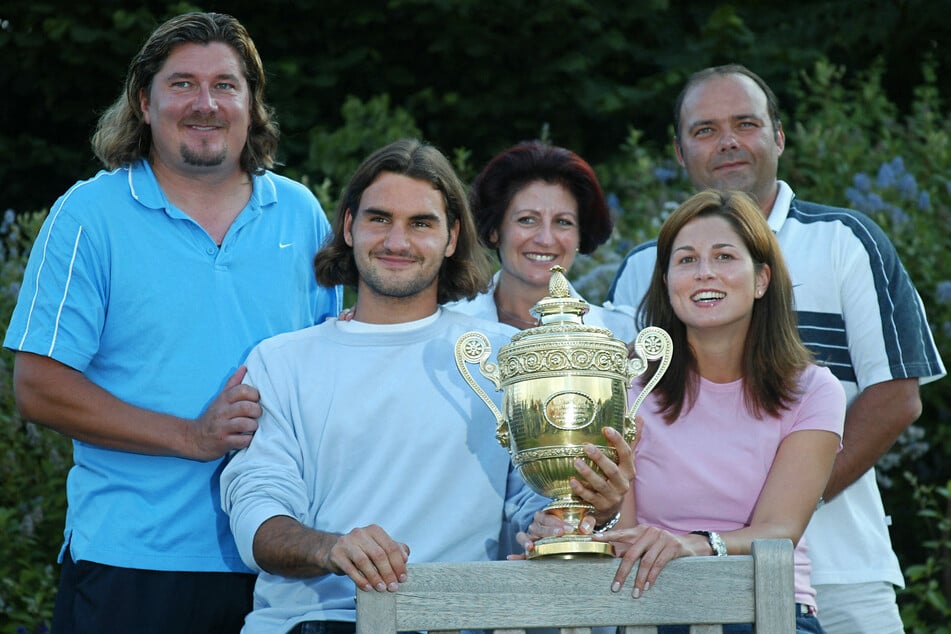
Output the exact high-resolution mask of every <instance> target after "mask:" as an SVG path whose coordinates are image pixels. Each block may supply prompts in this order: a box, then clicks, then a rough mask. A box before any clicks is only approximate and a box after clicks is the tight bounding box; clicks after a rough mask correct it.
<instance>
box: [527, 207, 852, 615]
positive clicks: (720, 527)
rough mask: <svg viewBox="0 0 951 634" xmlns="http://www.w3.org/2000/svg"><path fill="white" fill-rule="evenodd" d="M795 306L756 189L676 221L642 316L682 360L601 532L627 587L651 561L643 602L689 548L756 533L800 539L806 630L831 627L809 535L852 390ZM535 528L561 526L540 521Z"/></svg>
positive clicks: (653, 404) (666, 383)
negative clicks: (821, 353) (799, 324)
mask: <svg viewBox="0 0 951 634" xmlns="http://www.w3.org/2000/svg"><path fill="white" fill-rule="evenodd" d="M792 304H793V295H792V284H791V282H790V279H789V274H788V272H787V270H786V266H785V264H784V262H783V259H782V255H781V253H780V248H779V245H778V244H777V242H776V238H775V237H774V236H773V233H772V231H770V228H769V226H768V225H767V223H766V220H765V218H764V217H763V215H762V213H761V212H760V211H759V208H758V207H757V206H756V205H755V204H754V203H753V202H752V200H751V199H750V198H749V197H748V196H747V195H746V194H742V193H739V192H719V191H713V190H708V191H704V192H701V193H699V194H696V195H695V196H693V197H692V198H690V199H689V200H687V201H686V202H685V203H684V204H683V205H681V206H680V207H679V208H678V209H677V210H676V211H674V212H673V213H672V214H671V216H670V217H669V218H668V219H667V220H666V221H665V222H664V225H663V226H662V227H661V229H660V234H659V236H658V239H657V261H656V263H655V266H654V272H653V278H652V280H651V285H650V288H649V290H648V292H647V295H646V296H645V297H644V300H643V301H642V303H641V306H640V310H639V312H640V314H639V317H640V318H641V323H645V324H652V325H655V326H660V327H661V328H663V329H664V330H666V331H667V332H668V333H670V335H671V338H672V339H673V342H674V355H673V360H672V362H671V365H670V367H669V368H668V370H667V372H666V373H665V374H664V376H663V378H662V379H661V380H660V382H659V383H658V384H657V386H656V387H655V388H654V391H653V392H652V393H651V395H650V396H649V397H648V399H647V400H645V402H644V404H643V406H642V407H641V408H640V410H639V415H638V419H639V426H638V429H639V433H638V436H639V440H638V442H637V445H636V448H635V466H636V471H637V472H636V475H635V478H634V482H633V486H632V488H631V489H630V491H629V492H628V495H627V497H626V498H625V501H624V504H623V506H622V513H621V519H620V521H619V522H618V524H617V525H616V526H615V528H614V529H613V530H608V531H605V532H603V533H597V534H596V535H595V539H598V540H601V541H610V542H613V543H614V544H615V547H616V549H617V552H618V554H619V555H620V556H622V558H623V559H622V561H621V564H620V566H619V567H618V571H617V574H616V575H615V579H614V582H613V586H612V590H614V591H615V592H617V591H619V590H620V588H621V587H622V586H623V583H624V580H625V579H626V578H627V576H628V574H629V573H630V572H631V570H632V568H633V566H634V564H635V563H636V562H638V561H640V566H639V568H638V571H637V576H636V577H635V582H634V590H633V597H634V598H635V599H636V598H638V597H640V596H641V594H642V593H644V592H646V591H648V590H649V588H650V587H651V586H653V585H655V584H656V583H663V582H664V580H663V576H662V575H661V576H660V577H658V575H660V573H661V570H662V569H663V567H664V565H666V564H667V562H668V561H670V560H671V559H674V558H676V557H689V556H693V555H711V554H716V555H725V554H727V553H729V554H749V552H750V548H751V544H752V541H753V540H754V539H757V538H771V537H778V538H789V539H791V540H792V542H793V543H794V544H796V552H795V560H796V566H795V570H796V572H795V586H796V602H797V603H798V604H799V609H798V612H797V630H798V631H800V632H821V631H822V630H821V627H820V626H819V622H818V620H816V618H815V605H816V601H815V591H814V590H813V589H812V587H811V586H810V583H809V570H810V564H809V558H808V556H807V554H806V547H805V544H804V543H803V542H802V540H801V538H802V534H803V531H804V530H805V528H806V525H807V524H808V523H809V519H810V517H811V516H812V512H813V510H814V509H815V507H816V504H817V503H818V502H819V500H820V496H821V494H822V491H823V489H824V488H825V485H826V481H827V480H828V478H829V474H830V473H831V470H832V463H833V460H834V459H835V455H836V452H837V451H838V449H839V447H840V439H841V436H842V426H843V422H844V419H845V394H844V392H843V390H842V387H841V386H840V385H839V382H838V381H837V380H836V379H835V378H834V377H833V376H832V373H831V372H829V370H828V369H827V368H823V367H819V366H817V365H815V364H814V363H813V362H812V357H811V354H810V353H809V351H808V350H806V348H805V347H804V346H803V344H802V342H801V341H800V339H799V334H798V332H797V329H796V318H795V313H794V312H793V305H792ZM649 374H650V371H648V373H647V375H649ZM642 378H643V379H644V380H646V379H647V378H648V376H644V377H642ZM639 391H640V386H639V385H635V386H634V387H633V388H632V390H631V397H632V398H633V397H634V396H636V395H637V393H639ZM531 530H532V533H534V535H533V537H535V538H538V537H541V536H544V535H548V534H553V533H552V531H553V530H555V529H553V527H552V526H541V525H539V520H538V519H536V523H535V524H533V525H532V529H531ZM523 543H525V542H523ZM528 547H529V548H530V547H531V546H530V545H529V546H528ZM743 627H746V629H745V630H743V629H742V628H743ZM663 631H676V630H674V629H671V630H667V629H665V630H663ZM729 631H731V632H732V631H749V627H748V626H740V629H738V630H734V629H730V630H729Z"/></svg>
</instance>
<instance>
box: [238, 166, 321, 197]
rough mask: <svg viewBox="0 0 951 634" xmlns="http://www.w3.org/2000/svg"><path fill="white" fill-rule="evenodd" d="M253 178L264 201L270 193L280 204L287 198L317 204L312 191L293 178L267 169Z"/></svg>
mask: <svg viewBox="0 0 951 634" xmlns="http://www.w3.org/2000/svg"><path fill="white" fill-rule="evenodd" d="M254 180H255V183H256V184H257V185H258V186H259V187H260V190H261V192H260V194H261V196H262V198H264V199H265V201H267V199H268V197H269V194H272V195H273V196H276V197H277V202H278V203H280V204H284V203H286V202H288V199H289V200H291V201H295V200H298V201H299V200H304V201H307V202H308V203H309V204H319V203H318V202H317V197H316V196H315V195H314V192H312V191H311V190H310V188H309V187H307V186H306V185H304V184H303V183H301V182H300V181H296V180H294V179H293V178H289V177H287V176H283V175H281V174H278V173H276V172H272V171H270V170H268V171H265V172H264V173H263V174H259V175H257V176H255V177H254Z"/></svg>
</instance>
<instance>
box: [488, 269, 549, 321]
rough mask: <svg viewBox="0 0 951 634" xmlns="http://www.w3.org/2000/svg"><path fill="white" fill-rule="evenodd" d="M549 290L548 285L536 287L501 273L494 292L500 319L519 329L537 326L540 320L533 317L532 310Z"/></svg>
mask: <svg viewBox="0 0 951 634" xmlns="http://www.w3.org/2000/svg"><path fill="white" fill-rule="evenodd" d="M547 291H548V289H547V287H545V288H536V287H533V286H528V285H526V284H520V283H518V282H517V281H516V280H513V279H512V278H510V277H509V276H507V275H505V273H504V272H503V273H502V274H501V275H499V283H498V284H497V285H496V287H495V292H494V293H493V299H494V300H495V309H496V312H497V313H498V318H499V321H500V322H502V323H503V324H508V325H510V326H514V327H515V328H518V329H519V330H524V329H526V328H532V327H534V326H537V325H538V320H537V319H535V318H534V317H532V314H531V312H530V310H531V308H532V307H533V306H534V305H535V304H537V303H538V300H540V299H541V298H543V297H545V295H546V293H547Z"/></svg>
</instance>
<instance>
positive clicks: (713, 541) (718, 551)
mask: <svg viewBox="0 0 951 634" xmlns="http://www.w3.org/2000/svg"><path fill="white" fill-rule="evenodd" d="M691 534H692V535H703V536H704V537H706V538H707V541H709V542H710V549H711V550H712V551H713V554H714V555H716V556H717V557H726V555H727V552H726V542H724V541H723V538H722V537H720V533H714V532H713V531H693V532H692V533H691Z"/></svg>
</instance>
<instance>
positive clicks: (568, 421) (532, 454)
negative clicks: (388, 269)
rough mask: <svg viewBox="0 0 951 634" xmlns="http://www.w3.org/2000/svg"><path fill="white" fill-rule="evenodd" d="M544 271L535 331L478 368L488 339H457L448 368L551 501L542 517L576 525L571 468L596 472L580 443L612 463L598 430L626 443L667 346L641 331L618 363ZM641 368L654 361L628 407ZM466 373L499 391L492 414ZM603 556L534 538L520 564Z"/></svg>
mask: <svg viewBox="0 0 951 634" xmlns="http://www.w3.org/2000/svg"><path fill="white" fill-rule="evenodd" d="M551 271H552V276H551V280H550V282H549V296H548V297H544V298H542V299H541V300H539V302H538V303H537V304H535V306H534V308H532V311H531V312H532V315H533V316H536V317H537V318H538V319H539V322H540V323H539V325H538V326H535V327H534V328H529V329H527V330H523V331H521V332H519V333H517V334H515V335H513V336H512V340H511V341H510V342H509V343H508V344H506V345H504V346H502V348H501V349H500V350H499V351H498V362H497V363H495V364H493V363H488V362H487V359H488V358H489V356H490V354H491V344H490V343H489V341H488V339H487V338H486V337H485V336H484V335H482V334H481V333H479V332H476V331H471V332H467V333H465V334H464V335H462V336H461V337H460V338H459V339H458V340H457V342H456V346H455V355H456V365H457V367H458V368H459V371H460V372H461V373H462V375H463V377H464V378H465V380H466V382H467V383H468V384H469V386H470V387H472V389H473V390H474V391H475V392H476V394H478V395H479V397H480V398H482V400H483V401H484V402H485V403H486V405H487V406H488V407H489V409H490V410H491V411H492V413H493V414H495V416H496V420H497V421H498V428H497V432H496V437H497V438H498V439H499V442H500V444H502V446H503V447H506V448H507V449H508V450H509V453H510V454H511V456H512V464H513V465H515V467H516V469H517V470H518V472H519V474H520V475H521V476H522V478H523V479H524V480H525V481H526V482H527V483H528V485H529V486H530V487H532V489H533V490H534V491H536V492H537V493H538V494H540V495H544V496H546V497H549V498H552V502H551V503H550V504H549V505H548V506H547V507H546V510H554V511H556V512H558V513H559V514H560V515H561V516H562V517H563V518H564V519H565V520H566V521H568V522H571V523H573V524H575V525H576V526H577V525H578V524H579V523H580V522H581V520H582V519H583V518H584V516H585V515H587V514H588V513H591V512H593V510H594V509H593V507H592V506H591V505H589V504H588V503H586V502H584V501H583V500H581V499H579V498H577V497H575V496H574V495H573V493H572V491H571V485H570V482H571V479H572V478H573V477H575V476H576V475H577V471H576V468H575V464H574V463H575V460H576V459H579V458H580V459H582V460H584V461H585V462H586V463H587V464H588V465H589V466H590V467H591V468H592V469H595V470H597V465H595V464H594V463H593V462H592V461H591V460H590V459H589V458H588V457H587V455H586V454H585V452H584V446H585V444H587V443H590V444H592V445H595V446H597V447H598V448H600V449H601V451H603V452H604V453H605V454H606V455H607V456H608V457H609V458H611V459H612V460H615V461H616V460H617V452H616V451H615V449H614V448H613V447H611V446H609V445H607V444H606V442H605V439H604V435H603V430H604V428H605V427H613V428H614V429H616V430H617V431H618V432H620V433H621V434H622V435H623V436H624V438H625V440H627V442H629V443H630V442H633V440H634V437H635V435H636V426H635V424H634V416H635V414H636V413H637V408H638V407H639V406H640V404H641V402H642V401H643V399H644V397H646V396H647V394H648V393H649V392H650V390H651V389H653V387H654V385H656V384H657V381H659V380H660V378H661V377H662V376H663V373H664V372H665V371H666V369H667V366H668V365H669V363H670V357H671V354H672V350H673V346H672V343H671V340H670V337H669V336H668V335H667V333H666V332H664V331H663V330H661V329H660V328H645V329H644V330H643V331H641V333H640V334H639V335H638V336H637V338H636V339H635V342H634V345H633V347H632V349H633V353H634V356H633V358H628V356H629V353H628V348H627V346H626V345H625V344H624V342H622V341H620V340H618V339H615V338H614V337H613V335H612V333H611V331H610V330H607V329H605V328H596V327H593V326H586V325H585V324H584V322H583V320H582V317H583V315H584V314H585V313H587V312H588V303H587V302H586V301H584V300H583V299H579V298H576V297H572V296H571V295H570V285H569V284H568V281H567V278H566V277H565V275H564V269H562V268H561V267H558V266H555V267H552V269H551ZM650 361H659V364H658V367H657V371H656V372H655V373H654V376H653V377H651V380H650V381H649V382H648V383H647V385H646V386H645V387H644V389H643V391H642V392H641V393H640V395H639V396H638V398H637V399H635V401H634V405H633V406H632V407H630V408H629V407H628V402H627V401H628V393H627V391H628V388H630V386H631V385H632V383H633V381H634V379H635V378H636V377H637V376H640V375H641V374H643V373H644V372H645V371H647V369H648V366H649V362H650ZM467 364H478V365H479V370H480V372H481V373H482V375H483V376H484V377H486V378H487V379H489V380H491V381H492V383H493V384H494V385H495V388H496V390H501V391H502V409H501V411H500V410H499V408H497V407H496V406H495V404H494V403H493V402H492V400H491V399H490V398H489V396H488V395H487V394H486V393H485V391H484V390H482V388H481V387H479V385H478V384H477V383H476V382H475V380H474V379H473V377H472V375H471V374H470V373H469V369H468V367H467ZM503 430H504V431H503ZM613 555H614V548H613V546H612V545H611V544H609V543H601V542H595V541H593V540H592V539H591V537H590V536H589V535H581V534H579V533H578V532H577V531H575V532H569V533H568V534H566V535H564V536H562V537H548V538H545V539H541V540H539V541H537V542H536V543H535V548H534V549H533V550H532V552H531V553H529V557H530V558H534V557H547V556H551V557H561V558H566V559H570V558H574V557H578V556H613Z"/></svg>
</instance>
